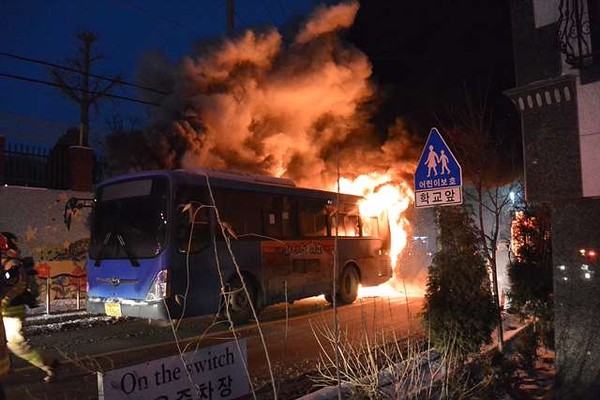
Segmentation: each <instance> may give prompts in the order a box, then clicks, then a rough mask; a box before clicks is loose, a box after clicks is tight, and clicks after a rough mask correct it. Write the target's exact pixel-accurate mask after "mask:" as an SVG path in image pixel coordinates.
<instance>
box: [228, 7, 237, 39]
mask: <svg viewBox="0 0 600 400" xmlns="http://www.w3.org/2000/svg"><path fill="white" fill-rule="evenodd" d="M234 16H235V0H227V34H228V35H231V34H233V28H234V20H233V17H234Z"/></svg>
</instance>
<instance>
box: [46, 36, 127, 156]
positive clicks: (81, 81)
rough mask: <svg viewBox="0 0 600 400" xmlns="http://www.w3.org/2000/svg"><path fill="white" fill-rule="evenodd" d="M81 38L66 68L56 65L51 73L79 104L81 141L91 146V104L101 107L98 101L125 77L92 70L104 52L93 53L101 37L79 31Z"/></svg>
mask: <svg viewBox="0 0 600 400" xmlns="http://www.w3.org/2000/svg"><path fill="white" fill-rule="evenodd" d="M77 39H78V40H79V41H81V46H80V47H79V49H78V51H77V56H76V57H74V58H70V59H68V60H67V63H66V64H67V65H66V66H65V67H64V68H59V67H52V68H51V69H50V73H51V75H52V80H53V81H54V83H55V84H56V85H57V87H58V89H59V90H60V91H61V92H63V93H64V94H65V95H66V96H67V97H68V98H69V99H71V100H73V101H74V102H75V103H77V104H79V110H80V124H81V125H80V132H79V145H80V146H87V145H88V138H89V131H90V107H91V106H95V107H97V106H98V101H99V100H100V99H101V98H103V97H106V95H108V94H110V91H111V89H112V88H113V87H114V86H115V85H118V84H119V83H121V78H120V77H115V78H104V77H99V76H98V75H94V74H92V67H93V66H94V63H95V62H96V61H98V60H100V59H102V57H101V56H99V55H95V54H93V53H92V47H93V45H94V43H95V42H96V41H97V40H98V38H97V36H96V35H95V34H93V33H91V32H82V33H80V34H78V35H77ZM103 81H107V82H103Z"/></svg>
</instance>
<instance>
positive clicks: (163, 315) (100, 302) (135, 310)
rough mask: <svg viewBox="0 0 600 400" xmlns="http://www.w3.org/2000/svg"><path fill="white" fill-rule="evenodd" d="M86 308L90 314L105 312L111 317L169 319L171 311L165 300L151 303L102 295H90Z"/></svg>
mask: <svg viewBox="0 0 600 400" xmlns="http://www.w3.org/2000/svg"><path fill="white" fill-rule="evenodd" d="M86 310H87V312H88V313H90V314H104V315H109V316H111V317H134V318H145V319H164V320H168V319H169V312H168V311H167V307H166V305H165V302H164V301H157V302H152V303H149V302H146V301H132V300H121V301H115V300H114V299H107V298H102V297H88V299H87V300H86ZM172 317H175V316H172Z"/></svg>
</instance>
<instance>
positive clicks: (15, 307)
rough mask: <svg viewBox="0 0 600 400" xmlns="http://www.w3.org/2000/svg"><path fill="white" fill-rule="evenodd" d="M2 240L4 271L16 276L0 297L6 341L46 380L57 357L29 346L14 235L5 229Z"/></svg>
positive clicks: (22, 277)
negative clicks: (0, 298) (24, 327)
mask: <svg viewBox="0 0 600 400" xmlns="http://www.w3.org/2000/svg"><path fill="white" fill-rule="evenodd" d="M3 242H4V249H3V251H2V267H3V268H2V269H3V271H4V273H5V274H7V273H8V271H11V272H12V274H13V275H15V276H14V277H13V279H15V280H16V283H15V284H14V285H13V287H12V288H11V289H10V290H9V291H8V292H7V293H6V295H5V296H4V297H3V298H2V300H1V301H0V309H1V310H2V321H3V328H4V333H5V335H6V344H7V347H8V349H9V350H10V351H11V352H12V353H13V354H14V355H16V356H17V357H20V358H22V359H23V360H25V361H27V362H29V363H30V364H32V365H34V366H36V367H37V368H39V369H41V370H42V371H44V372H45V373H46V376H45V377H44V381H46V382H49V381H51V380H52V379H53V378H54V375H55V367H56V365H57V361H56V360H53V359H51V358H50V357H48V356H47V355H46V354H44V353H43V352H42V351H41V349H38V348H33V347H32V346H31V345H30V344H29V342H28V341H27V338H26V337H25V333H24V331H23V323H24V321H25V317H26V315H27V309H26V307H27V306H26V305H25V303H23V302H22V300H21V299H22V297H23V296H22V294H23V293H24V292H25V291H26V289H27V276H26V274H25V271H24V269H23V268H22V259H21V254H20V253H19V249H18V248H17V246H16V243H15V241H14V236H13V235H10V236H9V234H7V233H2V234H0V246H2V245H3Z"/></svg>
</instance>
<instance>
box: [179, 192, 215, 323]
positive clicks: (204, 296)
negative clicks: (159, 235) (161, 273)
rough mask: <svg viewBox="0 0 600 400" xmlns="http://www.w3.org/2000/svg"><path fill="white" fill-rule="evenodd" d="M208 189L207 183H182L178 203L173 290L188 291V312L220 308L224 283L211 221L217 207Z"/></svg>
mask: <svg viewBox="0 0 600 400" xmlns="http://www.w3.org/2000/svg"><path fill="white" fill-rule="evenodd" d="M204 192H205V187H204V186H199V185H189V186H187V185H186V186H181V187H180V188H179V190H178V191H177V201H176V203H175V206H176V223H175V232H174V235H173V240H174V247H175V252H174V258H173V265H172V268H173V279H172V286H173V291H172V292H173V294H174V295H175V296H177V294H180V295H184V294H185V297H186V298H187V301H186V310H185V313H186V314H187V315H188V316H191V315H200V314H210V313H213V312H217V311H218V307H219V294H220V287H221V285H220V279H219V276H218V274H217V271H216V268H215V256H214V246H213V244H214V237H213V235H212V231H213V227H212V225H213V223H212V222H211V215H214V211H213V208H212V207H211V206H210V205H209V204H207V203H206V201H205V199H204ZM178 303H181V300H180V301H178Z"/></svg>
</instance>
